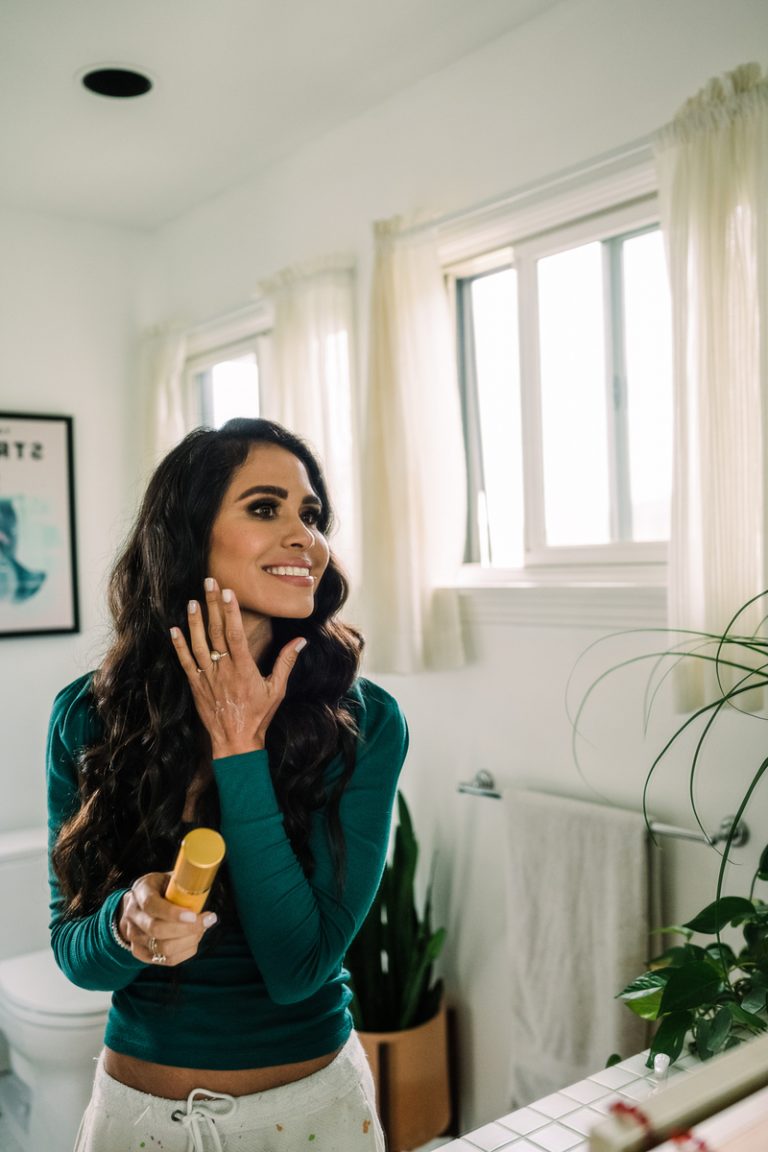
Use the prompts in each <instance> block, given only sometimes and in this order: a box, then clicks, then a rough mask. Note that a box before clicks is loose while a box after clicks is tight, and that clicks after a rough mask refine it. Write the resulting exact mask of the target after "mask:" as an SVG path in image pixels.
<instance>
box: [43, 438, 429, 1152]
mask: <svg viewBox="0 0 768 1152" xmlns="http://www.w3.org/2000/svg"><path fill="white" fill-rule="evenodd" d="M330 524H331V509H330V505H329V502H328V496H327V492H326V487H325V482H324V480H323V476H322V473H321V470H320V468H319V466H318V464H317V461H316V460H315V459H314V457H313V456H312V454H311V453H310V451H309V450H308V448H307V447H306V445H305V444H304V443H303V442H302V441H301V440H299V439H298V438H297V437H295V436H293V435H292V434H290V433H289V432H287V431H286V430H285V429H283V428H281V427H280V426H279V425H276V424H272V423H270V422H269V421H266V420H231V421H229V423H228V424H226V425H224V427H223V428H222V429H221V430H219V431H210V430H206V429H198V430H196V431H195V432H192V433H190V434H189V436H187V437H186V438H185V439H184V440H183V441H182V442H181V444H179V445H178V447H176V448H175V449H174V450H173V451H172V452H171V453H170V454H169V455H168V456H167V457H166V458H165V460H163V461H162V463H161V464H160V465H159V467H158V469H157V470H156V472H155V474H154V476H153V477H152V479H151V481H150V484H149V487H148V490H147V494H146V497H145V499H144V502H143V505H142V507H141V510H140V512H139V515H138V519H137V522H136V525H135V527H134V529H133V531H132V533H131V535H130V537H129V540H128V543H127V545H126V547H125V549H124V551H123V553H122V555H121V556H120V558H119V559H118V561H117V564H116V566H115V569H114V572H113V575H112V580H111V584H110V606H111V609H112V614H113V618H114V639H113V641H112V644H111V647H110V648H109V651H108V652H107V655H106V657H105V659H104V661H103V663H102V664H101V666H100V668H99V669H98V670H97V671H96V672H95V673H93V674H89V675H87V676H84V677H82V678H81V679H79V680H77V681H75V682H74V683H73V684H71V685H70V686H69V687H68V688H65V689H64V691H63V692H61V693H60V694H59V696H58V697H57V698H56V702H55V704H54V709H53V715H52V719H51V728H50V735H49V747H48V778H49V832H50V837H51V845H52V910H53V915H52V928H51V935H52V943H53V948H54V951H55V954H56V958H57V961H58V963H59V965H60V966H61V968H62V969H63V971H64V972H65V973H66V975H67V976H68V977H69V978H70V979H71V980H73V981H74V982H75V983H76V984H79V985H80V986H82V987H86V988H101V989H111V990H113V992H114V995H113V998H112V1008H111V1011H110V1014H109V1019H108V1023H107V1029H106V1036H105V1048H104V1051H103V1053H102V1056H101V1058H100V1060H99V1064H98V1068H97V1073H96V1081H95V1085H94V1092H93V1096H92V1099H91V1102H90V1104H89V1106H88V1109H87V1111H86V1113H85V1116H84V1118H83V1123H82V1125H81V1129H80V1135H79V1138H78V1143H77V1152H134V1150H135V1149H139V1148H141V1147H143V1148H147V1149H149V1148H156V1149H160V1148H161V1149H162V1150H163V1152H176V1150H177V1149H178V1150H179V1152H182V1150H186V1149H187V1148H191V1149H203V1148H208V1147H209V1146H210V1147H223V1148H226V1149H230V1148H238V1149H243V1152H245V1150H248V1152H250V1150H251V1149H259V1150H261V1149H264V1150H267V1152H269V1150H271V1149H273V1148H274V1149H276V1150H277V1149H282V1150H284V1152H293V1150H294V1149H297V1148H299V1147H301V1148H302V1149H306V1147H307V1145H308V1142H312V1141H314V1140H317V1141H318V1143H317V1145H316V1147H318V1148H321V1147H333V1148H335V1149H341V1150H346V1149H348V1150H350V1152H352V1150H358V1149H369V1150H370V1152H377V1149H380V1148H382V1147H383V1137H382V1134H381V1128H380V1126H379V1124H378V1121H377V1119H376V1116H375V1110H374V1100H373V1087H372V1080H371V1076H370V1071H369V1069H368V1067H367V1065H366V1063H365V1057H364V1055H363V1052H362V1048H361V1046H360V1043H359V1040H358V1039H357V1037H356V1035H355V1034H354V1032H352V1025H351V1018H350V1015H349V1012H348V1009H347V1005H348V1003H349V1000H350V998H351V994H350V991H349V989H348V988H347V986H346V984H345V982H344V981H345V978H346V976H347V974H346V972H345V971H344V969H343V967H342V962H343V958H344V954H345V952H346V950H347V948H348V946H349V943H350V941H351V940H352V938H353V937H354V935H355V933H356V932H357V930H358V929H359V927H360V925H361V923H362V921H363V919H364V918H365V915H366V913H367V911H368V908H369V907H370V904H371V902H372V900H373V897H374V894H375V891H376V888H377V886H378V883H379V880H380V877H381V873H382V870H383V866H384V862H385V857H386V851H387V844H388V836H389V825H390V819H391V812H392V805H393V801H394V797H395V793H396V787H397V778H398V775H399V771H400V768H401V766H402V762H403V759H404V756H405V752H406V747H407V731H406V727H405V722H404V720H403V718H402V715H401V713H400V710H399V708H398V707H397V704H396V703H395V701H394V700H393V699H392V697H390V696H389V695H387V693H385V692H384V691H382V689H380V688H378V687H376V686H374V685H373V684H371V683H370V682H368V681H366V680H363V679H359V678H358V677H357V670H358V664H359V658H360V652H361V648H362V641H361V638H360V636H359V634H358V633H357V632H355V631H354V630H353V629H351V628H349V627H348V626H346V625H344V624H342V623H341V622H340V621H339V620H338V619H337V613H338V612H339V610H340V608H341V607H342V605H343V604H344V601H345V598H346V593H347V587H346V583H345V580H344V577H343V575H342V574H341V572H340V570H339V568H338V566H337V564H336V562H335V560H334V558H333V555H332V554H331V553H330V550H329V547H328V543H327V539H326V535H327V532H328V529H329V527H330ZM201 593H202V595H201ZM184 622H186V623H184ZM198 825H202V826H208V827H215V828H218V829H219V830H220V831H221V833H222V835H223V837H224V840H225V842H226V845H227V860H226V863H225V866H224V867H223V869H222V870H221V872H220V874H219V878H218V880H217V882H216V885H215V888H214V893H213V898H212V900H211V901H210V902H209V905H208V906H207V907H206V909H205V911H204V912H203V913H201V914H195V913H194V912H189V911H186V910H183V909H181V908H179V907H177V906H175V905H173V904H171V903H169V902H168V901H167V900H165V899H164V896H163V893H164V890H165V885H166V883H167V878H168V869H169V868H170V867H171V866H172V864H173V860H174V858H175V854H176V851H177V848H178V844H179V841H180V840H181V838H182V836H183V835H184V834H185V832H186V831H188V830H189V829H190V828H191V827H194V826H198ZM321 1136H322V1142H321ZM212 1141H213V1143H211V1142H212ZM216 1141H220V1143H216Z"/></svg>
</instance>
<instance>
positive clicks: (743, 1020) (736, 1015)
mask: <svg viewBox="0 0 768 1152" xmlns="http://www.w3.org/2000/svg"><path fill="white" fill-rule="evenodd" d="M725 1007H726V1008H727V1009H728V1011H729V1012H730V1014H731V1016H732V1017H733V1022H734V1024H743V1025H744V1027H745V1028H748V1029H749V1031H750V1032H765V1030H766V1028H768V1024H766V1022H765V1020H763V1019H762V1017H761V1016H756V1015H755V1014H754V1013H753V1012H747V1011H746V1010H745V1009H744V1008H742V1006H741V1005H740V1004H736V1003H728V1004H726V1005H725Z"/></svg>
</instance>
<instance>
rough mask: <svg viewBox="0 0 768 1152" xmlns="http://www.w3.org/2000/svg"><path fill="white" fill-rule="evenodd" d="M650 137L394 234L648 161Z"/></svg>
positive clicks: (458, 219) (462, 218) (459, 219)
mask: <svg viewBox="0 0 768 1152" xmlns="http://www.w3.org/2000/svg"><path fill="white" fill-rule="evenodd" d="M652 139H653V138H652V137H651V136H641V137H639V138H638V139H637V140H633V141H631V143H629V144H624V145H622V146H621V147H620V148H614V149H612V150H611V151H609V152H602V153H601V154H600V155H599V156H595V157H593V158H592V159H591V160H588V161H587V162H586V163H583V164H574V165H572V166H570V167H569V168H562V169H560V171H559V172H555V173H553V174H552V175H550V176H545V177H544V178H543V179H541V180H533V181H531V182H530V183H529V184H523V185H521V187H519V188H516V189H515V190H514V191H512V192H507V193H506V194H504V195H502V196H492V197H489V199H487V200H481V201H478V203H476V204H472V205H470V207H469V208H458V209H456V210H455V211H453V212H446V213H445V214H444V215H442V216H434V217H432V218H431V219H429V220H420V221H417V222H415V223H413V224H411V225H409V226H407V227H405V228H403V229H402V231H400V232H398V233H397V236H398V237H401V236H417V235H418V234H419V233H420V232H426V231H427V230H428V229H430V228H433V229H437V231H438V232H439V231H440V229H441V228H449V227H450V226H451V225H453V224H464V223H468V222H469V221H471V220H472V219H473V218H474V217H475V216H483V215H484V214H485V213H487V212H490V211H494V210H496V211H502V210H503V209H504V208H509V207H513V206H514V205H520V204H521V203H525V201H526V200H530V199H532V198H534V197H540V196H542V195H552V194H553V193H555V192H557V191H558V189H565V188H567V187H568V185H569V184H573V183H577V184H578V183H582V182H583V181H584V180H585V179H587V177H591V176H595V175H599V173H600V172H601V171H606V172H611V171H621V169H622V168H624V167H629V166H630V165H632V164H638V163H640V162H641V161H643V160H645V161H650V160H651V159H652V157H653V153H652V150H651V146H652Z"/></svg>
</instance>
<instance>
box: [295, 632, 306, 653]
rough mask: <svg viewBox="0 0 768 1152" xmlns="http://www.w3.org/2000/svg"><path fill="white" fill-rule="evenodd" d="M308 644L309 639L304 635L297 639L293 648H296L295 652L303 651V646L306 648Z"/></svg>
mask: <svg viewBox="0 0 768 1152" xmlns="http://www.w3.org/2000/svg"><path fill="white" fill-rule="evenodd" d="M306 646H307V641H306V640H305V638H304V637H303V636H302V638H301V640H297V641H296V643H295V644H294V646H293V650H294V652H301V650H302V648H306Z"/></svg>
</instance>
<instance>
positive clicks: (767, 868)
mask: <svg viewBox="0 0 768 1152" xmlns="http://www.w3.org/2000/svg"><path fill="white" fill-rule="evenodd" d="M757 874H758V876H759V877H760V879H761V880H768V844H766V846H765V848H763V850H762V852H761V853H760V863H759V864H758V866H757Z"/></svg>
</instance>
